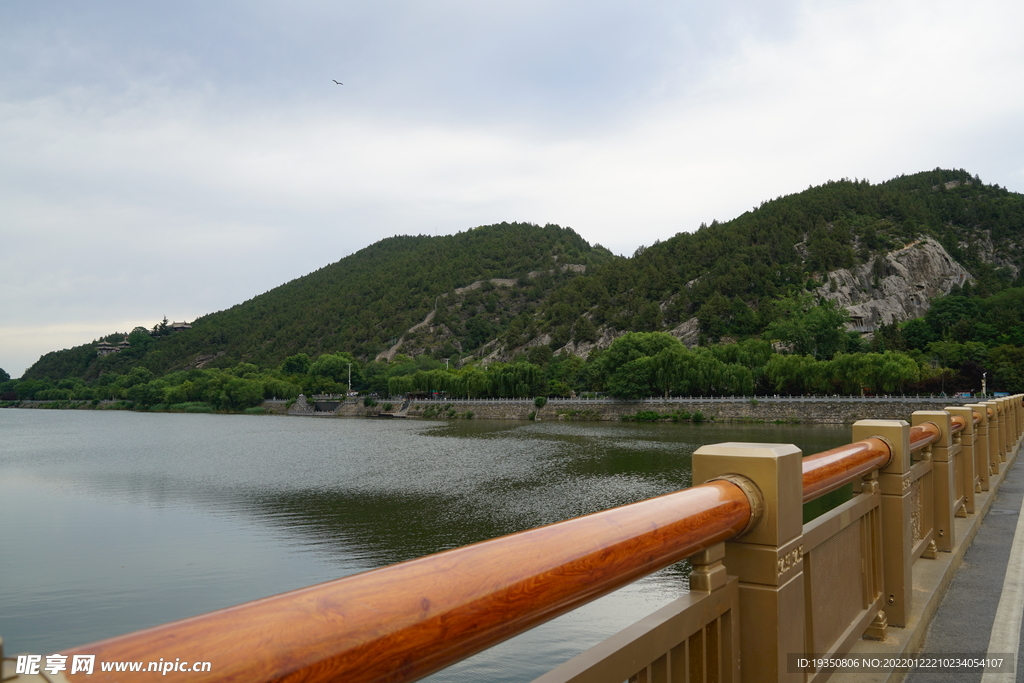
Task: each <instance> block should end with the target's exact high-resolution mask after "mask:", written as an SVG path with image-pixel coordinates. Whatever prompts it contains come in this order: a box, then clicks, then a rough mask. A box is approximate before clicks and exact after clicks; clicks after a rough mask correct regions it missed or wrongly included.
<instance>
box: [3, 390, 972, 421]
mask: <svg viewBox="0 0 1024 683" xmlns="http://www.w3.org/2000/svg"><path fill="white" fill-rule="evenodd" d="M982 400H985V399H982V398H952V397H929V396H892V397H857V396H845V397H821V396H806V397H776V396H768V397H754V398H752V397H749V396H748V397H727V398H712V397H699V398H671V399H654V398H649V399H642V400H636V401H628V400H618V399H609V398H604V399H558V398H555V399H547V400H546V401H540V403H542V405H540V406H538V405H537V401H535V400H534V399H478V400H466V399H461V400H460V399H453V400H421V401H413V402H411V403H410V405H409V406H408V407H407V409H406V410H405V411H401V406H402V402H401V401H400V400H396V401H390V402H388V401H380V402H377V403H375V404H372V405H369V406H367V405H366V404H365V401H364V399H361V398H360V399H349V400H346V401H330V402H327V404H326V405H324V404H323V403H320V405H321V406H322V407H324V408H328V409H326V410H325V409H321V410H317V409H316V405H317V402H314V403H312V404H307V403H306V402H304V401H302V400H299V401H298V402H296V401H294V400H287V401H286V400H267V401H264V402H263V403H262V404H260V405H259V406H255V407H253V408H248V409H246V410H245V411H242V412H241V413H238V414H249V415H264V414H273V415H292V416H313V417H332V416H333V417H382V418H383V417H399V418H402V417H408V418H425V419H440V420H460V419H462V420H464V419H478V420H524V421H525V420H537V421H541V422H552V421H590V422H621V421H637V422H706V421H716V422H749V423H784V424H853V423H854V422H856V421H857V420H865V419H878V420H901V419H906V418H907V416H908V415H910V414H911V413H912V412H914V411H916V410H938V409H941V408H944V407H946V406H953V405H964V404H966V403H976V402H978V401H982ZM0 407H5V408H32V409H50V410H133V409H135V408H134V407H133V405H132V404H131V403H129V402H128V401H10V402H6V403H5V404H4V405H0ZM143 412H172V413H175V412H177V413H182V412H186V413H213V412H223V411H215V410H214V409H213V408H212V407H211V406H209V405H207V404H200V403H195V404H180V405H175V406H166V407H165V406H156V407H155V409H149V410H146V411H143Z"/></svg>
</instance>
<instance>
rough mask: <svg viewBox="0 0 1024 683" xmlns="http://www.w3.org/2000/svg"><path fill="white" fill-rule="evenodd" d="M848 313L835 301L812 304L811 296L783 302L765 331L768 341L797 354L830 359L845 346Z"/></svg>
mask: <svg viewBox="0 0 1024 683" xmlns="http://www.w3.org/2000/svg"><path fill="white" fill-rule="evenodd" d="M849 319H850V316H849V314H848V313H847V312H846V311H845V310H844V309H842V308H840V307H839V305H838V304H836V303H835V302H834V301H830V300H824V301H821V302H820V303H815V302H814V299H813V297H811V296H810V295H801V296H798V297H795V298H790V299H784V300H783V301H781V302H780V303H779V306H778V317H777V319H776V320H775V322H773V323H772V324H770V325H769V326H768V329H767V330H766V331H765V337H766V338H767V339H775V340H778V341H781V342H782V343H784V344H788V345H789V346H790V347H791V349H792V352H793V353H795V354H798V355H804V356H806V355H811V356H814V357H815V358H823V359H826V360H827V359H829V358H832V357H833V356H834V355H835V354H836V353H838V352H839V351H841V350H842V349H843V347H844V346H845V341H846V331H845V329H844V325H845V324H846V322H847V321H848V320H849Z"/></svg>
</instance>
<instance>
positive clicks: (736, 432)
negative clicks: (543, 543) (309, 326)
mask: <svg viewBox="0 0 1024 683" xmlns="http://www.w3.org/2000/svg"><path fill="white" fill-rule="evenodd" d="M848 440H849V429H848V428H844V427H832V426H814V427H809V426H777V425H736V424H730V425H717V424H705V425H671V424H657V425H635V424H622V423H585V422H583V423H580V422H577V423H564V422H563V423H523V422H497V421H460V422H452V423H445V422H432V421H416V420H359V419H331V418H294V417H269V416H268V417H258V416H241V415H171V414H145V413H129V412H92V411H89V412H84V411H43V410H0V539H3V542H2V543H0V636H2V637H3V638H4V649H5V651H6V652H8V653H17V652H31V653H35V654H42V655H46V654H51V653H54V652H59V651H61V650H62V649H64V648H68V647H71V646H74V645H81V644H83V643H88V642H92V641H95V640H99V639H101V638H107V637H110V636H114V635H118V634H121V633H126V632H129V631H133V630H137V629H140V628H146V627H149V626H154V625H157V624H161V623H165V622H167V621H171V620H174V619H181V618H184V617H188V616H192V615H195V614H201V613H203V612H208V611H210V610H214V609H218V608H221V607H227V606H229V605H234V604H238V603H240V602H244V601H247V600H253V599H256V598H260V597H265V596H268V595H273V594H276V593H281V592H284V591H287V590H291V589H294V588H300V587H302V586H307V585H311V584H314V583H319V582H322V581H328V580H331V579H335V578H338V577H341V576H346V575H348V574H352V573H355V572H359V571H364V570H367V569H372V568H374V567H379V566H382V565H386V564H391V563H394V562H400V561H402V560H407V559H410V558H414V557H419V556H421V555H425V554H428V553H433V552H437V551H439V550H444V549H447V548H453V547H457V546H461V545H465V544H467V543H472V542H475V541H479V540H483V539H487V538H492V537H494V536H500V535H504V534H508V533H512V532H515V531H519V530H522V529H527V528H530V527H535V526H538V525H541V524H547V523H551V522H556V521H559V520H563V519H567V518H570V517H575V516H578V515H582V514H586V513H589V512H593V511H596V510H602V509H605V508H608V507H612V506H616V505H622V504H625V503H630V502H634V501H637V500H642V499H644V498H650V497H652V496H656V495H660V494H662V493H667V492H669V491H674V490H676V489H680V488H684V487H686V486H689V485H690V456H691V454H692V453H693V451H694V450H695V449H696V448H698V447H699V446H700V445H703V444H706V443H716V442H720V441H757V442H779V443H795V444H797V445H798V446H800V447H801V448H803V449H804V452H805V453H814V452H818V451H821V450H825V449H827V448H830V447H832V446H835V445H839V444H842V443H846V442H847V441H848ZM685 590H686V573H685V567H684V566H683V565H675V566H673V567H669V568H667V569H665V570H662V571H661V572H658V573H657V574H654V575H653V576H650V577H648V578H646V579H643V580H641V581H639V582H637V583H635V584H633V585H632V586H629V587H627V588H624V589H622V590H620V591H618V592H617V593H614V594H612V595H610V596H607V597H605V598H602V599H601V600H598V601H596V602H594V603H591V604H590V605H588V606H585V607H583V608H581V609H580V610H577V611H576V612H573V613H571V614H567V615H565V616H563V617H560V618H558V619H556V620H555V621H552V622H549V623H548V624H546V625H544V626H541V627H539V628H537V629H534V631H532V632H530V633H527V634H524V635H523V636H520V637H518V638H515V639H513V640H511V641H508V642H507V643H504V644H502V645H499V646H497V647H495V648H493V649H491V650H489V651H487V652H484V653H481V654H480V655H478V656H476V657H474V658H471V659H469V660H467V661H465V662H463V663H461V664H458V665H456V666H454V667H452V668H450V669H448V670H446V671H443V672H441V673H439V674H436V675H435V676H433V677H432V678H431V679H430V680H432V681H438V682H440V681H494V682H504V681H510V682H511V681H529V680H531V679H533V678H534V677H536V676H538V675H540V674H541V673H543V672H544V671H547V670H548V669H550V668H553V667H554V666H556V665H557V664H558V663H560V662H562V661H565V660H566V659H569V658H570V657H572V656H573V655H575V654H577V653H579V652H580V651H582V650H584V649H586V648H587V647H589V646H591V645H593V644H594V643H596V642H599V641H600V640H601V639H603V638H605V637H607V636H609V635H611V634H612V633H614V632H616V631H618V630H620V629H621V628H623V627H625V626H627V625H628V624H630V623H633V622H634V621H636V620H637V619H639V618H641V617H643V616H645V615H646V614H649V613H650V612H651V611H653V610H655V609H657V608H658V607H661V606H662V605H665V604H667V603H668V602H670V601H671V600H673V599H674V598H676V597H677V596H678V595H679V594H680V593H682V592H684V591H685ZM181 656H182V658H187V657H188V656H189V653H182V654H181ZM213 666H214V667H216V666H217V663H216V662H214V663H213Z"/></svg>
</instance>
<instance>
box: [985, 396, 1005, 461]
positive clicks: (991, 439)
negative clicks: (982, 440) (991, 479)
mask: <svg viewBox="0 0 1024 683" xmlns="http://www.w3.org/2000/svg"><path fill="white" fill-rule="evenodd" d="M982 405H984V406H986V407H988V408H989V409H991V410H992V414H991V415H989V416H988V448H989V458H991V462H992V466H993V467H992V474H999V472H1000V470H1002V469H1003V468H1002V465H1001V464H1000V463H1001V462H1003V460H1005V458H1004V457H1003V437H1002V434H1001V433H1000V429H999V404H998V403H996V402H995V401H985V402H984V403H983V404H982Z"/></svg>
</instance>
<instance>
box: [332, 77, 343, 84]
mask: <svg viewBox="0 0 1024 683" xmlns="http://www.w3.org/2000/svg"><path fill="white" fill-rule="evenodd" d="M331 80H332V81H334V79H333V78H332V79H331ZM334 82H335V83H338V81H334ZM338 85H345V84H344V83H338Z"/></svg>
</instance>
